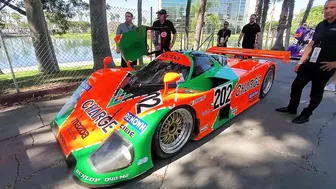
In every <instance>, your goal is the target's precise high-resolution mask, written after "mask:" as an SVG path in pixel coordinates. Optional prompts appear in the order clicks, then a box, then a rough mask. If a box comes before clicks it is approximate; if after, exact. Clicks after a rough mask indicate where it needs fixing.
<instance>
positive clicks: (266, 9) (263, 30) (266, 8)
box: [258, 0, 270, 49]
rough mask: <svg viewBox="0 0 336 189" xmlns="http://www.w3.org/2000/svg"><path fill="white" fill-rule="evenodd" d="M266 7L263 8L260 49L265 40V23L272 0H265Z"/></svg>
mask: <svg viewBox="0 0 336 189" xmlns="http://www.w3.org/2000/svg"><path fill="white" fill-rule="evenodd" d="M263 3H264V8H263V9H262V17H261V36H260V38H259V41H258V43H259V49H262V48H263V40H264V32H265V24H266V20H267V13H268V9H269V3H270V0H264V2H263Z"/></svg>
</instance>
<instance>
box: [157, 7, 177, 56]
mask: <svg viewBox="0 0 336 189" xmlns="http://www.w3.org/2000/svg"><path fill="white" fill-rule="evenodd" d="M156 13H157V15H158V20H156V21H155V22H154V23H153V26H152V27H153V28H160V29H159V31H160V36H159V37H160V39H161V40H160V41H161V44H159V45H160V47H159V48H160V49H155V51H157V52H155V57H157V56H159V55H160V54H162V53H163V52H166V51H170V50H171V49H172V48H173V46H174V44H175V40H176V35H177V33H176V29H175V27H174V24H173V23H172V22H171V21H170V20H167V17H168V14H167V11H166V10H164V9H161V10H160V11H158V12H156ZM171 34H173V40H171Z"/></svg>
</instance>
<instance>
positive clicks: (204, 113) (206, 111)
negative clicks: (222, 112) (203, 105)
mask: <svg viewBox="0 0 336 189" xmlns="http://www.w3.org/2000/svg"><path fill="white" fill-rule="evenodd" d="M208 113H210V110H209V109H206V110H205V111H204V112H203V113H202V116H205V115H207V114H208Z"/></svg>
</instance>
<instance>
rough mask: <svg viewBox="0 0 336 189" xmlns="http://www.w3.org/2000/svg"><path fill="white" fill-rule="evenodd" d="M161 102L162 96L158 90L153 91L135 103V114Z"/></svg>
mask: <svg viewBox="0 0 336 189" xmlns="http://www.w3.org/2000/svg"><path fill="white" fill-rule="evenodd" d="M161 104H162V97H161V93H160V92H154V93H151V94H149V95H148V96H146V97H145V98H143V99H141V100H140V101H139V102H138V103H137V104H136V105H135V109H136V114H141V113H142V112H144V111H147V110H149V109H151V108H154V107H156V106H159V105H161Z"/></svg>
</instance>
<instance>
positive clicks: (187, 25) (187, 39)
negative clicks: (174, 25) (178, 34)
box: [184, 0, 191, 49]
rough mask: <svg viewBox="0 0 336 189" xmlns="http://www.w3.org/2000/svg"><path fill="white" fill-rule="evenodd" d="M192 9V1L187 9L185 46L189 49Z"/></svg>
mask: <svg viewBox="0 0 336 189" xmlns="http://www.w3.org/2000/svg"><path fill="white" fill-rule="evenodd" d="M190 7H191V0H188V1H187V8H186V19H185V27H184V28H185V42H184V44H185V45H187V48H186V49H188V47H189V19H190Z"/></svg>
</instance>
